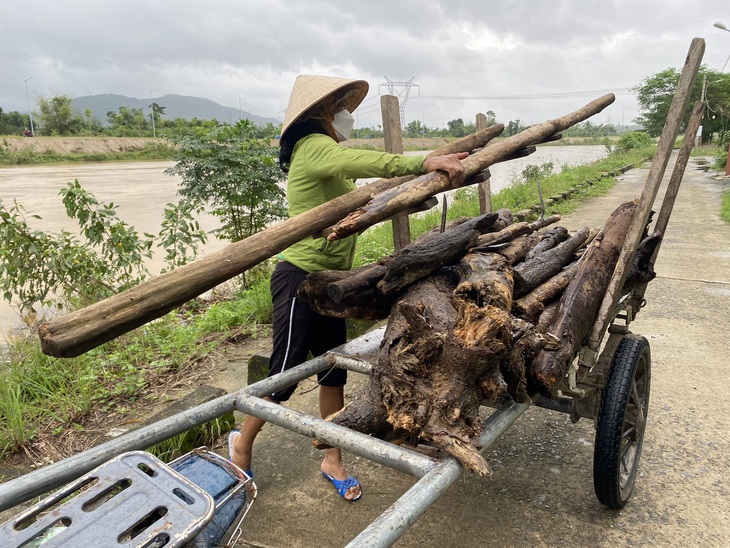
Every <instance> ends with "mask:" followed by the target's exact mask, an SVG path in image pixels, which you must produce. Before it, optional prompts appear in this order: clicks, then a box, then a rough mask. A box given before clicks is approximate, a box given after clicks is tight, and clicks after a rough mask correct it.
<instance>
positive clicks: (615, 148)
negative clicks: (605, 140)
mask: <svg viewBox="0 0 730 548" xmlns="http://www.w3.org/2000/svg"><path fill="white" fill-rule="evenodd" d="M653 144H654V140H653V139H652V138H651V136H650V135H649V134H648V133H645V132H643V131H632V132H631V133H625V134H624V135H622V136H621V137H619V139H618V141H617V142H616V144H614V145H611V144H607V145H606V148H607V149H608V151H609V153H621V152H628V151H630V150H635V149H641V148H646V147H648V146H651V145H653Z"/></svg>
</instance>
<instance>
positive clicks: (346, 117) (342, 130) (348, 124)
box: [332, 110, 355, 142]
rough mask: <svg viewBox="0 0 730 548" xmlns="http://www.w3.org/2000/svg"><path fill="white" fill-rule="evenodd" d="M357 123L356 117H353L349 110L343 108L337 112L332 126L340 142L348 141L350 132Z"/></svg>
mask: <svg viewBox="0 0 730 548" xmlns="http://www.w3.org/2000/svg"><path fill="white" fill-rule="evenodd" d="M354 125H355V118H353V117H352V114H350V113H349V112H348V111H347V110H341V111H339V112H337V113H335V116H334V119H333V120H332V127H334V129H335V133H336V134H337V139H338V142H342V141H347V140H348V139H349V138H350V132H351V131H352V128H353V126H354Z"/></svg>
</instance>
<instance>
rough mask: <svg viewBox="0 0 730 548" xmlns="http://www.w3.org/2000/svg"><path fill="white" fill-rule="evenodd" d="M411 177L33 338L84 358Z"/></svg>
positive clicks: (49, 349)
mask: <svg viewBox="0 0 730 548" xmlns="http://www.w3.org/2000/svg"><path fill="white" fill-rule="evenodd" d="M490 130H491V128H488V129H486V130H484V131H483V132H479V133H477V134H473V135H469V136H467V137H465V138H463V139H459V140H458V141H454V142H451V143H449V144H448V145H445V146H444V147H441V148H440V149H438V150H436V151H434V152H433V153H432V154H434V155H435V154H440V153H443V154H450V153H453V152H455V151H457V150H458V149H460V150H463V151H470V150H472V149H473V148H475V147H480V146H484V145H485V144H486V143H487V142H489V141H490V140H491V139H492V138H493V137H494V131H495V130H491V131H490ZM410 178H412V176H407V177H396V178H394V179H380V180H378V181H375V182H373V183H370V184H369V185H365V186H362V187H360V188H358V189H356V190H353V191H352V192H349V193H348V194H345V195H344V196H340V197H339V198H336V199H334V200H330V201H329V202H327V203H325V204H322V205H321V206H318V207H316V208H314V209H311V210H309V211H307V212H305V213H302V214H300V215H297V216H296V217H292V218H291V219H287V220H285V221H282V222H280V223H277V224H275V225H272V226H270V227H267V228H266V229H264V230H262V231H261V232H258V233H256V234H254V235H253V236H250V237H248V238H246V239H245V240H241V241H240V242H236V243H233V244H229V245H228V246H226V247H225V248H224V249H222V250H220V251H218V252H216V253H212V254H210V255H209V256H207V257H204V258H202V259H199V260H197V261H195V262H193V263H190V264H188V265H185V266H182V267H180V268H177V269H175V270H172V271H170V272H167V273H165V274H161V275H159V276H157V277H155V278H152V279H150V280H147V281H145V282H142V283H141V284H139V285H137V286H136V287H133V288H131V289H128V290H126V291H123V292H121V293H118V294H116V295H113V296H111V297H108V298H107V299H104V300H103V301H99V302H98V303H95V304H93V305H91V306H88V307H86V308H81V309H79V310H76V311H74V312H71V313H69V314H66V315H65V316H61V317H59V318H56V319H54V320H52V321H49V322H45V323H43V324H41V325H40V326H39V328H38V335H39V337H40V341H41V348H42V350H43V352H44V353H45V354H48V355H49V356H55V357H59V358H68V357H73V356H78V355H80V354H83V353H84V352H86V351H87V350H91V349H92V348H95V347H97V346H99V345H101V344H103V343H105V342H107V341H110V340H112V339H114V338H116V337H118V336H120V335H122V334H124V333H127V332H128V331H131V330H132V329H136V328H137V327H139V326H141V325H144V324H146V323H147V322H150V321H152V320H154V319H156V318H159V317H161V316H164V315H165V314H167V313H168V312H169V311H171V310H172V309H174V308H176V307H178V306H180V305H181V304H183V303H186V302H187V301H189V300H191V299H193V298H195V297H197V296H198V295H200V294H202V293H204V292H206V291H208V290H209V289H212V288H214V287H215V286H217V285H219V284H221V283H223V282H225V281H226V280H230V279H231V278H233V277H235V276H237V275H239V274H241V273H243V272H245V271H246V270H248V269H250V268H252V267H254V266H256V265H257V264H259V263H261V262H262V261H265V260H266V259H268V258H269V257H273V256H274V255H276V254H277V253H279V252H280V251H283V250H284V249H286V248H287V247H289V246H290V245H292V244H293V243H295V242H298V241H299V240H301V239H302V238H304V237H305V236H307V235H309V234H315V233H317V232H319V231H321V230H323V229H325V228H327V227H329V226H331V225H332V224H334V223H336V222H337V221H339V220H341V219H342V218H343V217H344V216H345V215H347V214H348V213H349V212H351V211H353V210H354V209H356V208H358V207H360V206H363V205H365V204H366V203H367V202H368V201H369V200H370V199H371V198H372V196H373V195H377V194H378V193H380V192H383V191H385V190H388V189H390V188H394V187H396V186H398V185H401V184H403V183H404V182H405V181H407V180H409V179H410Z"/></svg>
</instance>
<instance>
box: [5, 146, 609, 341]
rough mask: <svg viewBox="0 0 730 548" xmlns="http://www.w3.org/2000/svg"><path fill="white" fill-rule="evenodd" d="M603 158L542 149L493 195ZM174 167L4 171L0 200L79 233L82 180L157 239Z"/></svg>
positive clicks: (502, 177) (209, 220)
mask: <svg viewBox="0 0 730 548" xmlns="http://www.w3.org/2000/svg"><path fill="white" fill-rule="evenodd" d="M408 154H416V155H417V154H423V152H409V153H408ZM605 154H606V151H605V147H603V146H546V147H541V148H538V150H537V152H535V153H534V154H533V155H532V156H529V157H527V158H520V159H517V160H512V161H510V162H505V163H501V164H496V165H494V166H492V167H491V168H490V171H491V173H492V179H491V184H492V192H498V191H499V190H501V189H502V188H504V187H506V186H508V185H509V184H510V183H511V182H512V180H513V178H514V177H516V176H518V175H519V174H520V172H521V171H522V170H523V169H524V168H525V166H527V165H530V164H542V163H545V162H552V163H553V164H554V167H555V168H556V169H558V170H559V169H560V166H562V165H571V166H572V165H577V164H582V163H588V162H592V161H594V160H596V159H598V158H600V157H603V156H605ZM173 165H174V163H173V162H119V163H103V164H62V165H52V166H31V167H10V168H0V200H2V201H3V203H4V204H5V206H6V207H9V206H10V205H11V204H12V203H13V200H14V199H15V200H17V201H18V203H20V204H22V205H23V206H24V207H25V208H26V209H27V210H28V212H29V213H30V214H35V215H39V216H40V217H41V219H30V218H29V219H28V223H29V224H30V226H31V228H33V229H38V230H44V231H53V232H58V231H60V230H61V229H66V230H69V231H75V230H76V229H77V227H76V225H75V223H74V222H73V221H70V220H69V219H68V217H67V216H66V213H65V210H64V207H63V204H62V203H61V200H60V197H59V195H58V193H59V191H60V190H61V189H62V188H64V187H65V186H66V184H67V183H68V182H71V181H73V180H74V179H78V181H79V183H81V186H82V187H83V188H84V189H86V190H88V191H90V192H92V193H93V194H94V195H95V196H96V198H97V199H98V200H99V201H100V202H106V203H109V202H113V203H114V204H117V205H118V206H119V208H118V215H119V217H120V218H121V219H123V220H124V221H125V222H127V223H128V224H129V225H132V226H134V227H135V228H136V229H137V230H139V231H140V232H148V233H152V234H157V233H158V232H159V229H160V222H161V220H162V213H163V211H164V208H165V205H166V204H167V203H168V202H177V197H176V192H177V188H178V185H179V182H180V181H179V179H178V178H177V177H171V176H169V175H165V174H164V171H165V170H166V169H167V168H169V167H172V166H173ZM200 223H201V226H202V227H203V228H204V229H206V230H212V229H214V228H215V227H216V226H217V221H216V220H215V219H214V218H213V217H211V216H208V215H205V216H203V217H202V218H201V219H200ZM224 246H225V242H221V241H219V240H216V239H214V238H211V239H210V240H209V242H208V244H207V246H206V248H205V251H204V253H210V252H213V251H217V250H219V249H221V248H223V247H224ZM162 266H163V262H162V257H161V255H160V254H158V255H157V256H155V257H154V258H153V260H152V261H150V264H149V265H148V268H149V269H150V271H151V272H153V273H156V272H159V270H160V268H162ZM19 325H20V321H19V318H18V316H17V314H16V312H15V311H14V310H13V309H12V307H11V306H10V305H8V304H7V303H6V302H5V301H0V338H1V337H2V335H3V334H8V333H10V332H11V331H12V330H13V329H14V328H16V327H18V326H19Z"/></svg>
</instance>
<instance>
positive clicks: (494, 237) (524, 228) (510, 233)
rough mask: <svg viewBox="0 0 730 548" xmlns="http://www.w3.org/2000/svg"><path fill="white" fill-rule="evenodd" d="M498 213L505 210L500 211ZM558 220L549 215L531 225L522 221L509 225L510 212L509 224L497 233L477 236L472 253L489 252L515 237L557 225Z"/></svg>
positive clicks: (557, 217)
mask: <svg viewBox="0 0 730 548" xmlns="http://www.w3.org/2000/svg"><path fill="white" fill-rule="evenodd" d="M499 211H505V210H501V209H500V210H499ZM506 211H509V210H506ZM506 218H507V217H506V216H505V219H506ZM559 220H560V215H550V216H548V217H544V218H542V219H538V220H537V221H533V222H531V223H528V222H526V221H523V222H520V223H515V224H510V223H511V222H512V213H511V212H510V216H509V222H507V223H504V226H503V227H502V228H500V229H499V230H498V231H495V232H490V233H488V234H483V235H482V236H479V242H478V245H477V247H475V248H474V249H472V251H490V249H489V247H490V246H493V245H498V244H502V243H504V242H510V241H512V240H513V239H515V238H516V237H517V236H521V235H522V234H531V233H532V232H535V231H536V230H540V229H541V228H545V227H546V226H549V225H551V224H553V223H557V222H558V221H559ZM497 226H498V224H497V223H495V225H494V227H495V228H497Z"/></svg>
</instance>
